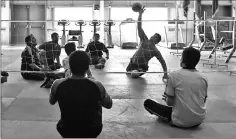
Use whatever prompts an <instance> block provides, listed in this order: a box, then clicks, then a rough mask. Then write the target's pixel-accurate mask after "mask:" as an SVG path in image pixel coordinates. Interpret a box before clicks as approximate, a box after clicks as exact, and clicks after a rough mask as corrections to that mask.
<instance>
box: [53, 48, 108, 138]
mask: <svg viewBox="0 0 236 139" xmlns="http://www.w3.org/2000/svg"><path fill="white" fill-rule="evenodd" d="M78 63H80V64H78ZM89 63H90V58H89V56H88V54H87V53H86V52H84V51H80V50H78V51H74V52H73V53H71V54H70V56H69V66H70V69H71V73H72V76H70V77H68V78H62V79H58V80H55V81H54V83H53V85H52V88H51V90H50V99H49V102H50V104H51V105H54V104H56V102H58V104H59V108H60V111H61V118H60V120H59V121H58V123H57V131H58V132H59V133H60V135H61V136H62V137H63V138H96V137H97V136H98V135H99V134H100V133H101V131H102V128H103V123H102V107H105V108H107V109H110V108H111V107H112V104H113V102H112V99H111V98H110V96H109V95H108V93H107V92H106V89H105V88H104V86H103V85H102V83H101V82H99V81H96V80H94V79H90V78H86V77H85V74H86V72H87V70H88V69H89Z"/></svg>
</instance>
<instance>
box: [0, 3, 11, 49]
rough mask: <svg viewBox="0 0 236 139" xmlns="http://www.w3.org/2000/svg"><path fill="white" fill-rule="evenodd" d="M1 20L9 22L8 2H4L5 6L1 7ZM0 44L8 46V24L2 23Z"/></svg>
mask: <svg viewBox="0 0 236 139" xmlns="http://www.w3.org/2000/svg"><path fill="white" fill-rule="evenodd" d="M1 10H2V12H1V18H2V19H1V20H10V16H11V14H10V13H11V12H10V11H11V10H10V2H9V1H5V4H4V5H3V6H2V7H1ZM1 29H2V32H1V37H2V44H9V42H10V37H9V36H10V22H2V27H1Z"/></svg>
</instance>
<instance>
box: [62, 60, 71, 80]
mask: <svg viewBox="0 0 236 139" xmlns="http://www.w3.org/2000/svg"><path fill="white" fill-rule="evenodd" d="M62 66H63V68H64V69H65V77H69V76H70V75H71V71H70V65H69V56H67V57H65V58H64V59H63V60H62Z"/></svg>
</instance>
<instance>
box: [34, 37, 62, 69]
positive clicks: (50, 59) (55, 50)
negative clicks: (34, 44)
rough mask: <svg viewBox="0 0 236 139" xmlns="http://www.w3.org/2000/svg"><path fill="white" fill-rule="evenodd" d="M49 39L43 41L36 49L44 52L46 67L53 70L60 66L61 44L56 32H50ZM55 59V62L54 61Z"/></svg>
mask: <svg viewBox="0 0 236 139" xmlns="http://www.w3.org/2000/svg"><path fill="white" fill-rule="evenodd" d="M51 39H52V41H49V42H45V43H43V44H42V45H40V46H39V47H38V49H40V50H44V51H45V52H46V60H47V64H48V67H49V68H50V69H51V70H53V71H54V70H57V69H60V68H61V64H60V54H61V46H60V45H59V44H58V39H59V36H58V34H57V33H52V34H51ZM55 60H56V63H55V62H54V61H55Z"/></svg>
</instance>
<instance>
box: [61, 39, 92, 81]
mask: <svg viewBox="0 0 236 139" xmlns="http://www.w3.org/2000/svg"><path fill="white" fill-rule="evenodd" d="M74 51H76V46H75V43H73V42H71V43H67V44H66V45H65V52H66V54H67V57H65V58H64V59H63V60H62V65H63V67H64V69H65V77H69V76H71V71H70V66H69V56H70V54H71V53H72V52H74ZM78 64H79V63H78ZM86 74H87V76H88V77H89V78H93V76H92V72H91V70H90V69H88V71H87V72H86Z"/></svg>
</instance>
